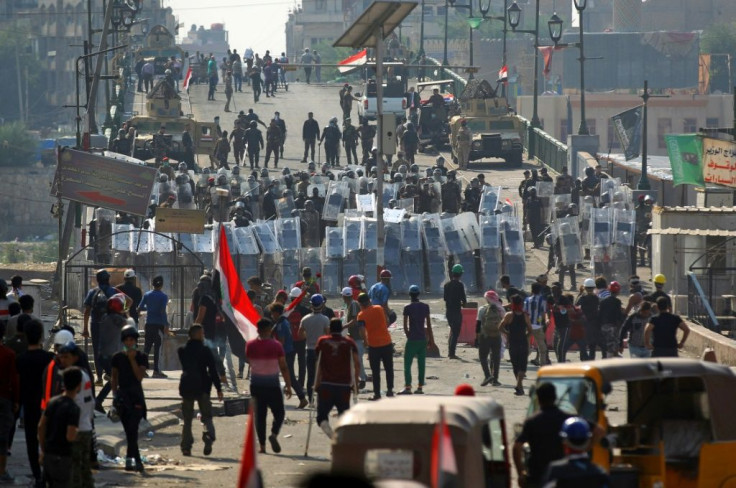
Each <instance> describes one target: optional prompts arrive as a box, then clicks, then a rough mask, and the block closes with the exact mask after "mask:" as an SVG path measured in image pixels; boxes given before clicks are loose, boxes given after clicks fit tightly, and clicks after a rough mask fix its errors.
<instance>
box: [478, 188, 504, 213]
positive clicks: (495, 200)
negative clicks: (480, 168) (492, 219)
mask: <svg viewBox="0 0 736 488" xmlns="http://www.w3.org/2000/svg"><path fill="white" fill-rule="evenodd" d="M500 199H501V187H500V186H490V185H489V186H484V187H482V188H481V195H480V207H479V213H481V214H484V215H493V214H494V213H495V212H496V210H498V208H499V202H500Z"/></svg>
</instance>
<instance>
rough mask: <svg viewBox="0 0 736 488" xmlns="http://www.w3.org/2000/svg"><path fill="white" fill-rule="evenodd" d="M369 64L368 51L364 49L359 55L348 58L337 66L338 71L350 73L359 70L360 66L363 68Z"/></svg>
mask: <svg viewBox="0 0 736 488" xmlns="http://www.w3.org/2000/svg"><path fill="white" fill-rule="evenodd" d="M367 62H368V51H367V50H366V49H363V50H362V51H360V52H359V53H357V54H353V55H352V56H350V57H347V58H345V59H343V60H342V61H340V62H339V63H337V64H338V66H337V70H338V71H339V72H340V73H343V74H345V73H349V72H350V71H352V70H353V69H355V68H357V67H358V66H363V65H364V64H366V63H367Z"/></svg>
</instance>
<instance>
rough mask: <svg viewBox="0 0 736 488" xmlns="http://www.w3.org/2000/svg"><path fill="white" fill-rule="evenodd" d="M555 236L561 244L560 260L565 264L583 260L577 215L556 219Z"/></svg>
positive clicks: (573, 263)
mask: <svg viewBox="0 0 736 488" xmlns="http://www.w3.org/2000/svg"><path fill="white" fill-rule="evenodd" d="M553 228H554V230H555V237H556V238H557V240H558V242H559V245H560V260H561V261H562V264H563V265H565V266H569V265H575V264H578V263H582V262H583V254H582V244H581V242H580V232H579V229H578V219H577V217H562V218H559V219H557V220H555V221H554V225H553Z"/></svg>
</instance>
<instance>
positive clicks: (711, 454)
mask: <svg viewBox="0 0 736 488" xmlns="http://www.w3.org/2000/svg"><path fill="white" fill-rule="evenodd" d="M540 383H551V384H553V385H554V386H555V389H556V391H557V403H558V406H559V408H560V409H562V410H563V411H565V412H568V413H570V414H573V415H578V416H581V417H583V418H585V419H586V420H588V421H589V422H591V423H597V424H598V425H599V426H600V427H602V428H603V429H604V430H605V432H606V433H607V435H606V436H605V438H604V439H603V440H602V441H601V442H600V443H596V445H595V446H593V448H592V459H593V462H595V463H596V464H598V465H599V466H601V467H602V468H604V469H606V470H607V471H608V472H609V473H610V475H611V486H614V487H618V486H621V487H623V486H626V487H639V488H664V487H666V488H671V487H676V488H713V487H719V488H735V487H736V462H734V459H736V421H735V419H734V414H733V408H734V405H736V375H735V374H734V372H733V371H732V370H731V369H730V368H728V367H726V366H723V365H719V364H715V363H711V362H704V361H699V360H691V359H677V358H658V359H613V360H611V359H608V360H599V361H590V362H582V363H565V364H559V365H554V366H546V367H544V368H541V369H540V370H539V372H538V374H537V382H536V384H537V385H539V384H540ZM614 390H615V391H616V392H617V393H618V392H622V393H624V395H625V401H624V403H623V404H621V405H618V404H616V403H617V402H618V400H617V398H618V397H619V395H617V396H616V397H615V398H614V397H609V395H610V394H611V392H613V391H614ZM531 396H532V401H531V404H530V406H529V412H528V414H529V415H531V414H532V413H534V412H535V411H536V410H537V409H538V405H537V402H536V396H535V395H534V394H533V393H532V395H531ZM607 399H608V400H609V401H610V404H608V403H607Z"/></svg>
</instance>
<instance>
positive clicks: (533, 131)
mask: <svg viewBox="0 0 736 488" xmlns="http://www.w3.org/2000/svg"><path fill="white" fill-rule="evenodd" d="M517 117H518V118H519V121H521V125H522V126H523V130H522V131H521V132H522V134H521V141H522V144H523V145H524V149H526V151H527V154H528V155H529V159H536V160H537V161H539V162H541V163H542V164H544V165H546V166H548V167H550V168H551V169H553V170H555V171H557V172H560V171H562V167H563V166H567V151H568V149H567V145H566V144H563V143H562V142H560V141H558V140H557V139H555V138H554V137H552V136H551V135H549V134H548V133H546V132H545V131H544V129H541V128H533V127H532V124H531V122H530V121H529V120H527V119H525V118H524V117H522V116H520V115H517Z"/></svg>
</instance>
